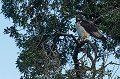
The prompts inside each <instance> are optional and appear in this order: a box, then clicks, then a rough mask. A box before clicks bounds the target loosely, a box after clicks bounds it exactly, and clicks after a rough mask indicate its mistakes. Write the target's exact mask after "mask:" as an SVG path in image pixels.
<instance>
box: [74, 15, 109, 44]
mask: <svg viewBox="0 0 120 79" xmlns="http://www.w3.org/2000/svg"><path fill="white" fill-rule="evenodd" d="M76 31H77V32H78V34H79V36H80V37H81V38H82V40H84V41H85V40H86V39H87V38H88V37H90V36H92V37H95V38H97V39H100V40H101V41H102V42H103V43H107V39H106V37H104V35H103V34H102V32H101V31H100V30H99V29H98V27H97V25H95V23H93V22H91V21H87V20H86V19H85V17H84V16H83V15H81V14H79V15H77V16H76Z"/></svg>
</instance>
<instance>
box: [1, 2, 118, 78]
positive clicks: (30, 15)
mask: <svg viewBox="0 0 120 79" xmlns="http://www.w3.org/2000/svg"><path fill="white" fill-rule="evenodd" d="M1 2H2V13H3V14H4V15H5V17H6V18H11V19H12V20H13V23H14V25H13V26H10V27H7V28H6V29H5V30H4V33H5V34H9V35H10V37H12V38H14V39H15V41H16V44H17V46H18V47H19V48H20V49H21V52H20V55H19V56H18V59H17V61H16V64H17V68H18V69H19V71H20V72H21V73H22V74H23V76H21V79H67V78H68V79H85V78H89V79H96V78H97V79H102V78H104V76H105V75H107V76H108V77H110V78H112V71H111V70H110V69H108V70H106V67H107V66H108V65H110V64H113V65H119V64H118V63H115V62H114V61H111V62H109V63H106V61H105V60H106V59H107V57H109V56H110V55H114V56H115V57H116V58H119V57H120V54H119V52H120V46H119V44H120V31H119V30H120V24H119V21H120V12H119V11H120V4H119V0H111V1H106V0H2V1H1ZM77 13H81V14H83V15H84V16H85V17H86V18H87V20H89V21H93V22H94V23H95V24H96V25H97V26H98V27H99V28H100V29H101V30H102V31H103V33H104V34H105V35H106V37H107V38H108V45H107V48H106V50H104V46H103V45H102V43H101V41H100V40H97V39H95V38H91V39H90V40H86V41H80V40H79V36H78V35H77V34H76V29H75V16H76V14H77ZM79 41H80V42H79ZM101 45H102V47H101ZM105 51H106V52H107V53H105ZM78 54H79V55H80V56H78ZM98 62H102V63H101V66H99V68H97V66H96V64H97V63H98ZM68 64H71V65H69V69H68V70H66V69H65V66H66V65H68ZM67 67H68V66H67ZM63 70H64V71H63ZM116 78H118V77H116Z"/></svg>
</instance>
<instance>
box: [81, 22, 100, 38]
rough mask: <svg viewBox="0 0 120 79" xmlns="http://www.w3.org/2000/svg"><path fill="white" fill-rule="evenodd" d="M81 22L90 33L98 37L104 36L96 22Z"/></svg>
mask: <svg viewBox="0 0 120 79" xmlns="http://www.w3.org/2000/svg"><path fill="white" fill-rule="evenodd" d="M80 24H81V26H82V27H83V28H84V29H85V30H86V31H87V32H88V33H90V35H92V36H94V37H96V38H101V37H102V33H101V32H100V30H99V29H98V28H97V26H96V25H95V24H94V23H90V22H88V21H82V22H81V23H80Z"/></svg>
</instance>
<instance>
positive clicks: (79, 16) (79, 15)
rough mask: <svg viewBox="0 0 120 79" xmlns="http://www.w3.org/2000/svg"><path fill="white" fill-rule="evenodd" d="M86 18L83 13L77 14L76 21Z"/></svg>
mask: <svg viewBox="0 0 120 79" xmlns="http://www.w3.org/2000/svg"><path fill="white" fill-rule="evenodd" d="M82 20H84V16H83V15H82V14H78V15H77V16H76V22H78V21H82Z"/></svg>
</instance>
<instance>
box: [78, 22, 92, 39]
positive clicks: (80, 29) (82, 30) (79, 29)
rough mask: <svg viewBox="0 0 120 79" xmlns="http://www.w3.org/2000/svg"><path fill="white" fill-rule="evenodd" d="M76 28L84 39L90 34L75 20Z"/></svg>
mask: <svg viewBox="0 0 120 79" xmlns="http://www.w3.org/2000/svg"><path fill="white" fill-rule="evenodd" d="M76 30H77V32H78V34H79V35H80V36H81V38H82V39H86V38H87V37H89V36H90V34H89V33H88V32H87V31H86V30H85V29H84V28H83V27H82V26H81V25H80V22H77V24H76Z"/></svg>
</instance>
